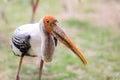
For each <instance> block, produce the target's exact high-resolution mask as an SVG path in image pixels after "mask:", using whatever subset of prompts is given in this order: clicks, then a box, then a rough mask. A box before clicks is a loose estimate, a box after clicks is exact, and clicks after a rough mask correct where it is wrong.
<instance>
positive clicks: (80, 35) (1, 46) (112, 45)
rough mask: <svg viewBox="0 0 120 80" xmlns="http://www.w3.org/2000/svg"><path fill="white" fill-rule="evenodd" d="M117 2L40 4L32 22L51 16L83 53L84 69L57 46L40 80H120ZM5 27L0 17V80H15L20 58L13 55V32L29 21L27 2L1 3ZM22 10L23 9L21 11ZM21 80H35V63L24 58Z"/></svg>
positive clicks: (64, 0) (84, 0)
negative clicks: (85, 61) (11, 41)
mask: <svg viewBox="0 0 120 80" xmlns="http://www.w3.org/2000/svg"><path fill="white" fill-rule="evenodd" d="M119 4H120V1H119V0H81V2H78V1H77V0H59V1H57V0H50V1H48V0H46V1H45V0H40V4H39V7H38V9H37V12H36V16H35V19H36V20H35V21H36V22H37V21H39V19H40V18H41V17H42V16H44V15H54V16H55V17H56V18H57V19H58V21H59V23H58V24H59V25H61V27H62V28H63V29H64V30H65V32H66V33H67V34H68V36H69V37H70V38H71V39H72V40H73V42H74V43H75V44H76V45H77V46H78V48H79V49H80V50H81V51H82V52H83V53H84V55H85V57H86V59H87V62H88V64H87V65H86V66H84V65H83V64H82V63H81V61H80V60H79V58H77V57H76V56H75V55H74V54H73V53H72V52H71V51H70V50H68V49H67V48H66V47H65V46H63V45H62V44H61V43H59V44H58V46H57V48H56V51H55V54H54V57H53V61H52V62H51V63H45V65H46V66H45V67H44V70H43V75H42V79H43V80H119V79H120V68H119V65H120V54H119V52H120V31H119V29H120V14H119V13H120V5H119ZM0 6H1V7H2V8H4V10H5V12H6V17H7V20H8V24H6V23H5V22H4V20H2V19H1V16H0V55H1V58H0V80H14V79H15V75H16V71H17V67H18V61H19V57H16V56H14V55H13V53H12V51H11V49H10V40H11V36H12V32H13V30H14V29H15V28H16V27H17V26H19V25H22V24H25V23H29V22H30V19H31V6H30V2H29V0H21V1H19V0H12V1H10V2H9V3H4V2H3V1H0ZM21 6H22V7H21ZM20 77H21V79H22V80H37V77H38V68H37V67H36V64H35V59H33V58H29V57H26V58H25V59H24V61H23V65H22V70H21V73H20Z"/></svg>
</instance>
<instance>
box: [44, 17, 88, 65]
mask: <svg viewBox="0 0 120 80" xmlns="http://www.w3.org/2000/svg"><path fill="white" fill-rule="evenodd" d="M43 23H44V27H45V29H46V30H47V31H48V33H50V34H51V35H53V36H54V37H55V38H56V39H58V40H59V41H60V42H62V43H63V44H64V45H65V46H67V47H68V48H69V49H70V50H72V51H73V52H74V53H75V54H76V55H77V56H78V57H79V58H80V59H81V61H82V62H83V63H84V64H87V61H86V59H85V58H84V56H83V54H82V52H81V51H80V50H79V49H78V48H77V47H76V46H75V45H74V44H73V42H72V41H71V40H70V38H69V37H68V36H67V35H66V34H65V32H64V31H63V30H62V29H61V28H60V26H58V25H57V19H55V18H54V17H52V16H45V17H44V18H43Z"/></svg>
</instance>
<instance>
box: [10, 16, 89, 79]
mask: <svg viewBox="0 0 120 80" xmlns="http://www.w3.org/2000/svg"><path fill="white" fill-rule="evenodd" d="M56 22H57V20H56V19H55V18H54V17H52V16H45V17H43V18H42V19H41V20H40V21H39V22H38V23H34V24H25V25H22V26H20V27H18V28H17V29H16V30H15V31H14V32H13V35H12V41H11V47H12V50H13V52H14V54H15V55H18V56H20V62H19V67H18V72H17V76H16V80H19V72H20V68H21V64H22V60H23V57H24V56H31V57H38V61H39V62H40V63H39V68H40V69H39V80H41V74H42V67H43V63H44V61H45V62H50V61H51V60H52V56H53V53H54V50H55V46H56V45H57V40H59V41H60V42H62V43H63V44H64V45H65V46H67V47H68V48H69V49H70V50H72V51H73V52H74V53H75V54H76V55H77V56H78V57H79V58H80V59H81V60H82V62H83V63H84V64H87V62H86V60H85V58H84V56H83V55H82V53H81V52H80V51H79V49H78V48H77V47H76V46H75V45H74V44H73V42H72V41H71V40H70V39H69V38H68V36H67V35H66V34H65V33H64V31H63V30H62V29H61V28H60V27H59V26H58V25H57V23H56Z"/></svg>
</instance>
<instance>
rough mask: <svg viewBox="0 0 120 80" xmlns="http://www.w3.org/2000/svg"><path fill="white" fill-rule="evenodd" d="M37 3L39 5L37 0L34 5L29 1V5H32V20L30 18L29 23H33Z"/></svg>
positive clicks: (32, 0)
mask: <svg viewBox="0 0 120 80" xmlns="http://www.w3.org/2000/svg"><path fill="white" fill-rule="evenodd" d="M38 3H39V0H36V3H34V0H31V5H32V18H31V23H33V22H34V17H35V12H36V9H37V6H38Z"/></svg>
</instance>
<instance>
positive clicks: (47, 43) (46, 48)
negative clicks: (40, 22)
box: [42, 28, 55, 62]
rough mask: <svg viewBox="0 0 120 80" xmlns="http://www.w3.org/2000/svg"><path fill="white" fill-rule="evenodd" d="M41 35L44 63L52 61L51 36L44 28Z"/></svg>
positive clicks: (53, 45)
mask: <svg viewBox="0 0 120 80" xmlns="http://www.w3.org/2000/svg"><path fill="white" fill-rule="evenodd" d="M43 34H44V39H43V42H42V43H43V46H42V48H43V58H44V60H45V61H46V62H49V61H51V60H52V55H53V52H54V48H55V44H54V40H53V37H52V36H51V34H50V33H48V32H47V30H46V29H45V28H43Z"/></svg>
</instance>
